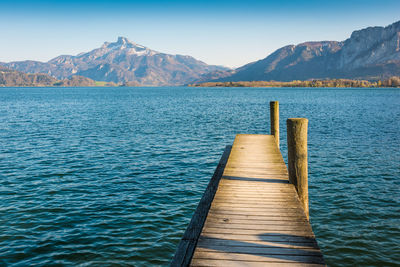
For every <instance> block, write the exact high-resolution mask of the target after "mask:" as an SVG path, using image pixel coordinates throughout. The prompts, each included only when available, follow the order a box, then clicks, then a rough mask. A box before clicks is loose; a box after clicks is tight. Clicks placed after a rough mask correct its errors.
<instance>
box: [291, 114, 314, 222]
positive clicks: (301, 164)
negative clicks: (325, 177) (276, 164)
mask: <svg viewBox="0 0 400 267" xmlns="http://www.w3.org/2000/svg"><path fill="white" fill-rule="evenodd" d="M307 127H308V120H307V119H304V118H291V119H288V120H287V142H288V168H289V181H290V183H292V184H294V186H295V187H296V190H297V194H298V195H299V199H300V202H301V204H302V206H303V209H304V213H305V214H306V216H307V219H309V211H308V166H307Z"/></svg>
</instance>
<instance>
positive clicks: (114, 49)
mask: <svg viewBox="0 0 400 267" xmlns="http://www.w3.org/2000/svg"><path fill="white" fill-rule="evenodd" d="M0 64H1V65H3V66H5V67H7V68H10V69H14V70H18V71H22V72H25V73H45V74H48V75H51V76H53V77H55V78H57V79H65V78H69V77H71V76H72V75H79V76H84V77H88V78H90V79H93V80H96V81H105V82H115V83H130V82H135V83H137V84H140V85H144V86H166V85H181V84H185V83H188V82H191V81H193V80H196V79H198V78H200V77H201V75H203V74H205V73H209V72H212V71H216V70H227V69H228V68H225V67H222V66H212V65H207V64H206V63H204V62H202V61H199V60H196V59H195V58H193V57H191V56H183V55H169V54H165V53H160V52H157V51H154V50H151V49H149V48H147V47H144V46H142V45H139V44H136V43H134V42H131V41H129V40H128V39H127V38H125V37H119V38H118V40H117V41H116V42H114V43H108V42H105V43H104V44H103V45H102V46H101V47H100V48H97V49H94V50H92V51H90V52H87V53H80V54H78V55H77V56H69V55H63V56H58V57H56V58H53V59H51V60H50V61H48V62H39V61H31V60H26V61H16V62H10V63H0Z"/></svg>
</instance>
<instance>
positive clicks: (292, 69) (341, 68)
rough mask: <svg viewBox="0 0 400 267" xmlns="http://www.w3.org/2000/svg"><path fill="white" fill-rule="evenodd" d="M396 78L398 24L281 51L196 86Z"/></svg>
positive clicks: (399, 55) (399, 64)
mask: <svg viewBox="0 0 400 267" xmlns="http://www.w3.org/2000/svg"><path fill="white" fill-rule="evenodd" d="M390 76H400V21H398V22H396V23H393V24H391V25H389V26H387V27H369V28H366V29H362V30H358V31H354V32H353V33H352V34H351V36H350V38H348V39H347V40H345V41H343V42H337V41H322V42H306V43H302V44H299V45H288V46H285V47H282V48H280V49H278V50H276V51H275V52H273V53H272V54H271V55H269V56H267V57H266V58H264V59H261V60H259V61H256V62H253V63H249V64H247V65H244V66H242V67H240V68H237V69H235V70H232V71H223V72H221V71H218V72H214V73H208V74H207V75H205V76H203V77H202V78H201V79H199V80H197V82H209V81H218V82H226V81H270V80H275V81H292V80H310V79H334V78H348V79H367V80H374V79H385V78H388V77H390Z"/></svg>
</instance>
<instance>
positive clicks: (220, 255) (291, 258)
mask: <svg viewBox="0 0 400 267" xmlns="http://www.w3.org/2000/svg"><path fill="white" fill-rule="evenodd" d="M193 258H195V259H216V260H236V261H246V262H251V261H257V262H265V263H268V262H294V263H296V262H297V263H317V264H323V263H324V259H323V257H322V255H321V254H320V253H319V255H318V256H317V255H284V254H268V253H266V254H255V253H251V254H250V253H249V254H245V253H232V252H211V251H201V250H200V249H199V250H197V249H196V251H195V252H194V255H193ZM243 263H244V262H243Z"/></svg>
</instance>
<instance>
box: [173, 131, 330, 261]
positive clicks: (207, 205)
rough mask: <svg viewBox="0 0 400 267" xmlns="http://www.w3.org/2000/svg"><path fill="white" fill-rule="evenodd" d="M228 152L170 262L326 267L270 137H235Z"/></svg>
mask: <svg viewBox="0 0 400 267" xmlns="http://www.w3.org/2000/svg"><path fill="white" fill-rule="evenodd" d="M228 155H229V151H228V153H227V151H225V153H224V156H223V157H222V159H221V162H220V164H219V166H218V168H217V170H216V172H215V173H214V176H213V178H212V180H211V181H210V185H209V187H208V188H207V190H206V193H205V196H203V198H202V201H200V204H199V207H198V209H197V210H196V212H195V215H194V216H193V218H192V221H191V223H190V225H189V227H188V229H187V230H186V232H185V235H184V237H183V239H182V241H181V243H180V244H179V246H178V250H177V253H176V255H175V257H174V259H173V261H172V262H171V266H178V265H179V266H187V265H189V264H190V266H308V265H312V266H317V265H322V266H325V264H324V259H323V256H322V254H321V251H320V249H319V247H318V244H317V242H316V240H315V236H314V234H313V232H312V229H311V226H310V223H309V222H308V220H307V217H306V215H305V213H304V211H303V208H302V206H301V204H300V202H299V198H298V195H297V192H296V189H295V187H294V185H292V184H290V183H289V178H288V172H287V168H286V165H285V163H284V161H283V158H282V155H281V153H280V150H279V148H278V146H277V145H276V143H275V139H274V137H273V136H272V135H247V134H240V135H237V136H236V139H235V141H234V143H233V146H232V149H231V151H230V155H229V158H228V160H227V163H226V166H225V161H226V158H227V156H228ZM224 158H225V160H224ZM224 166H225V168H224ZM213 180H214V181H213ZM210 186H211V189H210ZM207 192H208V193H207ZM213 192H215V194H214V193H213ZM202 203H203V204H202Z"/></svg>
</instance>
